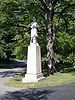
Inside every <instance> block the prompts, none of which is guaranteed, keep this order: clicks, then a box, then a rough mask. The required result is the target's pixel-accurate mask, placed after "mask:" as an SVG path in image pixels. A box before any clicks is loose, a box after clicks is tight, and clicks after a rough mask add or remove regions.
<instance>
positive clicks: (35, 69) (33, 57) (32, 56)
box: [22, 18, 44, 83]
mask: <svg viewBox="0 0 75 100" xmlns="http://www.w3.org/2000/svg"><path fill="white" fill-rule="evenodd" d="M37 28H38V24H37V22H36V19H35V18H33V22H32V23H31V41H30V45H29V46H28V55H27V73H26V74H25V77H24V78H23V79H22V82H23V83H26V82H38V81H40V80H42V79H44V77H43V74H42V70H41V51H40V46H39V44H38V43H37V37H38V35H37Z"/></svg>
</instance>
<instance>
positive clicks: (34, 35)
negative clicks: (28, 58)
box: [30, 17, 38, 44]
mask: <svg viewBox="0 0 75 100" xmlns="http://www.w3.org/2000/svg"><path fill="white" fill-rule="evenodd" d="M37 28H38V24H37V22H36V19H35V17H33V22H32V23H31V41H30V43H34V44H36V43H37V37H38V35H37Z"/></svg>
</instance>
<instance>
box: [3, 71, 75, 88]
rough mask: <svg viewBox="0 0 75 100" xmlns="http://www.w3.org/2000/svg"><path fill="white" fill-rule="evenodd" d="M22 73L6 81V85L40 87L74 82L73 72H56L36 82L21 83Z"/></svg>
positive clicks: (74, 75)
mask: <svg viewBox="0 0 75 100" xmlns="http://www.w3.org/2000/svg"><path fill="white" fill-rule="evenodd" d="M23 77H24V74H21V75H18V76H16V77H14V78H12V79H11V80H10V81H9V82H7V83H6V84H5V85H6V86H11V87H16V88H24V89H25V88H38V87H39V88H40V87H48V86H49V87H52V86H56V85H62V84H67V83H71V82H75V72H71V73H56V74H55V75H52V76H47V77H46V78H45V79H44V80H42V81H39V82H38V83H22V78H23Z"/></svg>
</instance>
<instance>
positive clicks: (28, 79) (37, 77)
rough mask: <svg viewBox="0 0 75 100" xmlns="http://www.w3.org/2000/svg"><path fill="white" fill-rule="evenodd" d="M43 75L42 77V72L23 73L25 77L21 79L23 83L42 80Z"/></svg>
mask: <svg viewBox="0 0 75 100" xmlns="http://www.w3.org/2000/svg"><path fill="white" fill-rule="evenodd" d="M44 78H45V77H43V75H42V73H40V74H37V75H36V74H25V77H24V78H23V79H22V82H23V83H27V82H39V81H40V80H43V79H44Z"/></svg>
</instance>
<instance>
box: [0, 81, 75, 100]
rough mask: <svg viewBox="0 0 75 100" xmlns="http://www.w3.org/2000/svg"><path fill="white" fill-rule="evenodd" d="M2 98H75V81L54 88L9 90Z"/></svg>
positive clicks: (2, 99)
mask: <svg viewBox="0 0 75 100" xmlns="http://www.w3.org/2000/svg"><path fill="white" fill-rule="evenodd" d="M0 100H75V83H71V84H68V85H63V86H57V87H53V88H50V87H48V88H41V89H29V90H25V89H23V90H18V91H15V92H7V93H6V94H3V95H1V96H0Z"/></svg>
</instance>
